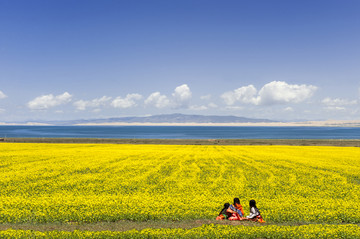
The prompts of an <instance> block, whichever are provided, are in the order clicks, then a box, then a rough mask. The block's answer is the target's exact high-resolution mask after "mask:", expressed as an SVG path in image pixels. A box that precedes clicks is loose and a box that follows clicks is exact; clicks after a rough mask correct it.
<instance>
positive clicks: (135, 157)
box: [0, 143, 360, 223]
mask: <svg viewBox="0 0 360 239" xmlns="http://www.w3.org/2000/svg"><path fill="white" fill-rule="evenodd" d="M0 175H1V177H0V192H1V195H0V222H1V223H24V222H27V223H47V222H61V223H65V222H70V221H76V222H98V221H117V220H122V219H125V220H135V221H144V220H150V219H151V220H185V219H214V218H215V217H216V216H217V214H218V212H219V210H220V209H221V208H222V206H223V204H224V203H225V202H230V203H231V202H232V200H233V198H234V197H239V198H240V200H241V203H242V204H243V206H244V210H245V212H246V213H248V211H249V207H248V201H249V200H250V199H255V200H256V201H257V206H258V207H259V209H260V211H261V213H262V215H263V217H264V219H265V220H266V221H267V222H316V223H319V222H320V223H360V203H359V197H360V185H359V183H360V149H359V148H352V147H324V146H322V147H311V146H302V147H301V146H219V145H218V146H213V145H211V146H202V145H116V144H31V143H27V144H20V143H15V144H11V143H3V144H0Z"/></svg>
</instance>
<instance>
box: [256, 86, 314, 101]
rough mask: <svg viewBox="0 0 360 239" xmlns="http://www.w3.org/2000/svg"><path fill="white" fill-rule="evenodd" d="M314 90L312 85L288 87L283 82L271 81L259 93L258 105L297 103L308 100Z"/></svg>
mask: <svg viewBox="0 0 360 239" xmlns="http://www.w3.org/2000/svg"><path fill="white" fill-rule="evenodd" d="M316 90H317V87H316V86H313V85H289V84H287V83H286V82H284V81H273V82H270V83H268V84H266V85H264V86H263V88H262V89H261V90H260V91H259V96H260V102H259V103H260V104H264V105H271V104H277V103H299V102H302V101H304V100H306V99H308V98H310V97H311V96H312V95H313V94H314V92H315V91H316Z"/></svg>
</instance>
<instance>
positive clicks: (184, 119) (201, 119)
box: [46, 114, 276, 125]
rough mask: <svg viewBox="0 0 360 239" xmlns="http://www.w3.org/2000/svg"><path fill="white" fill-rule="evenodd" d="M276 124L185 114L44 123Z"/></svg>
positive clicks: (228, 117)
mask: <svg viewBox="0 0 360 239" xmlns="http://www.w3.org/2000/svg"><path fill="white" fill-rule="evenodd" d="M270 122H276V121H273V120H268V119H252V118H246V117H238V116H216V115H185V114H163V115H153V116H144V117H118V118H107V119H89V120H71V121H51V122H46V123H48V124H51V125H79V124H106V123H132V124H135V123H141V124H145V123H151V124H157V123H159V124H164V123H165V124H166V123H169V124H174V123H195V124H201V123H270Z"/></svg>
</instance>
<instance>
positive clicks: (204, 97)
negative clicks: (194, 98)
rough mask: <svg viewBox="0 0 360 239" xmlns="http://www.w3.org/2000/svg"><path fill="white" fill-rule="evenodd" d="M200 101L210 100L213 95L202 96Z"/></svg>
mask: <svg viewBox="0 0 360 239" xmlns="http://www.w3.org/2000/svg"><path fill="white" fill-rule="evenodd" d="M200 99H202V100H210V99H211V95H203V96H200Z"/></svg>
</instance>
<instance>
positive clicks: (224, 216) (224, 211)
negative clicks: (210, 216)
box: [216, 203, 232, 220]
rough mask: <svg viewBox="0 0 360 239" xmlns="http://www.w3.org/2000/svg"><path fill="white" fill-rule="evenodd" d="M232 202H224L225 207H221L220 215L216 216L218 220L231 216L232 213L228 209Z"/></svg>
mask: <svg viewBox="0 0 360 239" xmlns="http://www.w3.org/2000/svg"><path fill="white" fill-rule="evenodd" d="M229 206H230V203H225V204H224V208H223V209H221V211H220V213H219V216H217V217H216V220H224V219H228V218H229V217H231V215H232V214H231V213H229V212H227V209H228V208H229Z"/></svg>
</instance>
